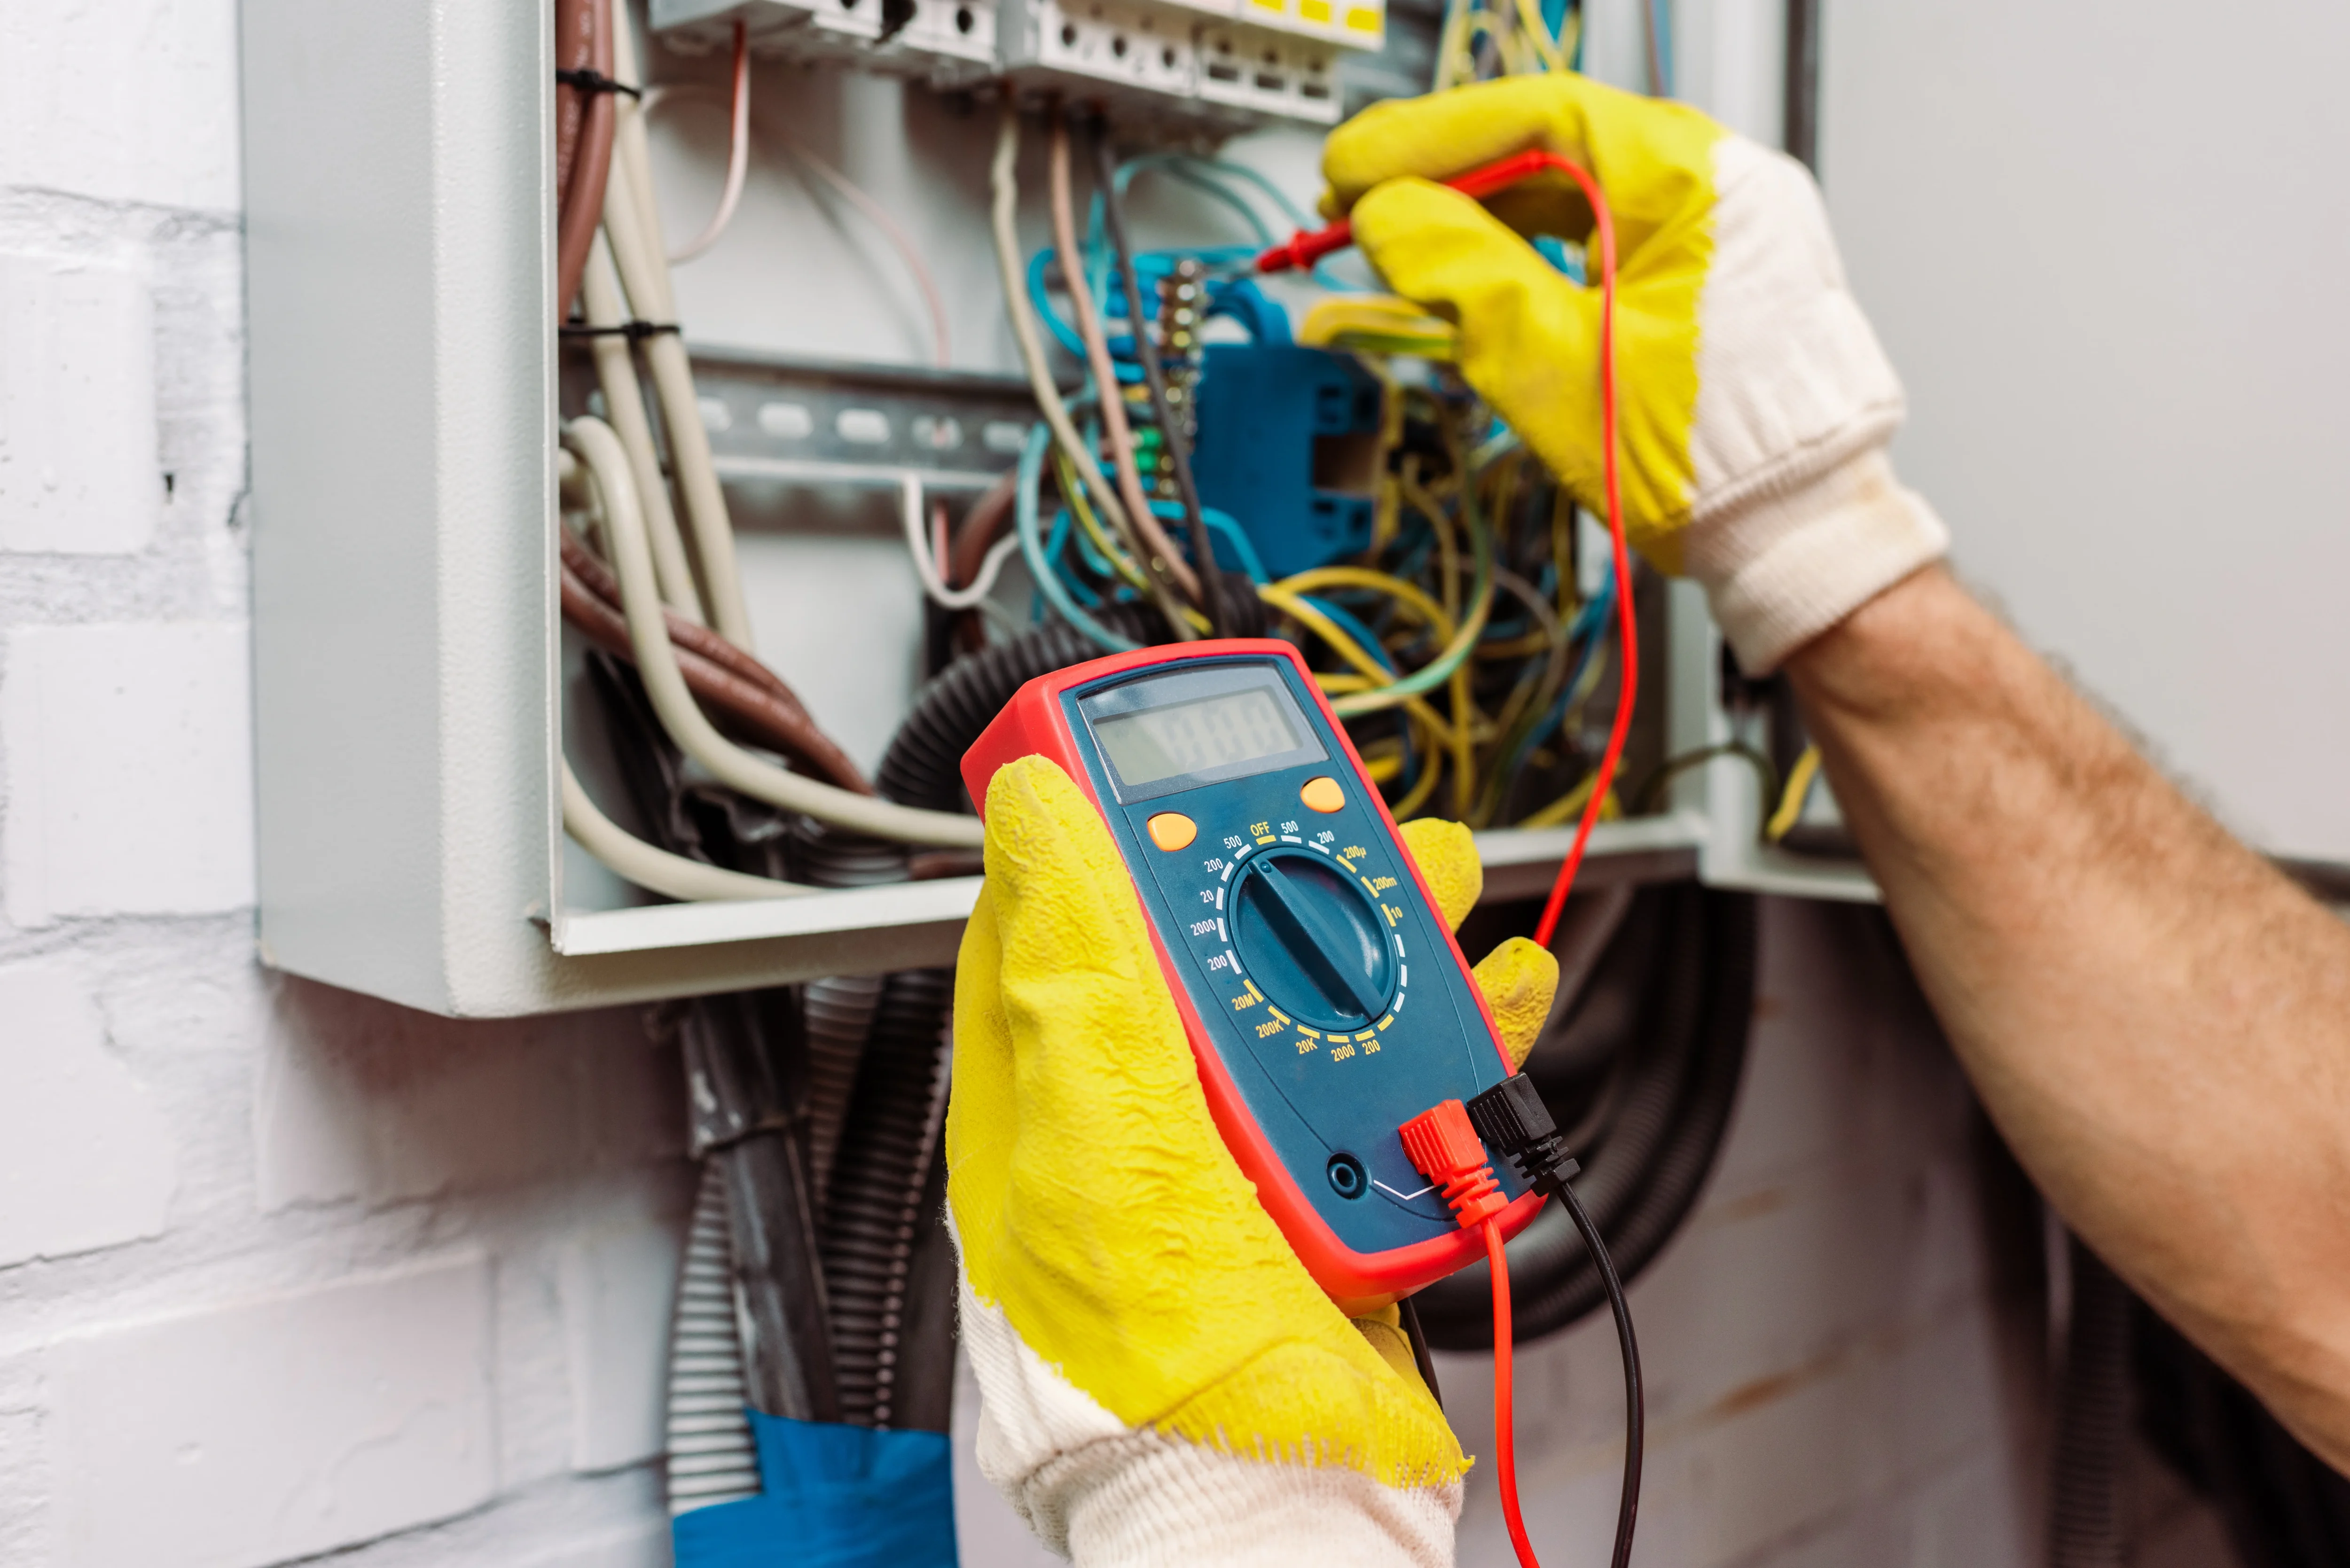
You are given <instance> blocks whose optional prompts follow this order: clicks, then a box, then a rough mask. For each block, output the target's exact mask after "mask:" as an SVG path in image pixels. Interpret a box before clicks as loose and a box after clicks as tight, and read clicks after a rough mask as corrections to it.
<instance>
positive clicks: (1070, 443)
mask: <svg viewBox="0 0 2350 1568" xmlns="http://www.w3.org/2000/svg"><path fill="white" fill-rule="evenodd" d="M1019 164H1020V107H1019V105H1018V104H1017V103H1015V102H1014V99H1013V95H1011V94H1009V93H1006V94H1005V95H1004V98H1003V119H1002V120H1001V121H1000V122H999V123H998V125H997V128H996V133H995V156H994V158H993V160H992V161H990V162H989V164H988V168H987V182H988V189H989V191H990V192H992V194H993V201H992V202H990V203H989V206H988V229H989V232H990V233H991V234H993V236H994V240H995V270H996V272H997V273H998V274H999V275H1001V276H1002V278H1003V313H1004V315H1005V316H1007V317H1010V318H1011V321H1012V337H1013V341H1014V342H1015V343H1017V344H1018V345H1019V348H1020V362H1021V364H1022V365H1024V366H1025V367H1026V368H1027V371H1028V389H1029V390H1030V391H1032V392H1034V393H1035V395H1036V411H1037V412H1038V413H1041V414H1043V415H1044V416H1045V424H1047V425H1049V426H1051V427H1052V431H1053V440H1054V441H1055V443H1057V444H1058V445H1059V447H1060V449H1061V450H1062V451H1063V452H1066V453H1067V454H1068V458H1069V466H1070V467H1071V468H1074V469H1076V471H1077V483H1080V484H1082V485H1084V486H1085V488H1086V493H1087V494H1088V495H1091V496H1092V497H1093V498H1094V510H1095V512H1096V513H1097V514H1098V515H1099V516H1100V517H1101V519H1102V521H1103V522H1105V523H1107V524H1109V528H1110V532H1112V533H1114V534H1116V535H1118V536H1119V537H1120V538H1122V539H1125V540H1128V542H1129V543H1130V542H1131V541H1132V540H1133V538H1134V527H1133V524H1131V523H1129V522H1128V520H1127V515H1126V508H1125V506H1124V505H1122V504H1120V503H1119V501H1118V496H1117V495H1116V493H1113V492H1112V491H1111V489H1110V487H1109V483H1108V482H1107V480H1105V479H1103V478H1102V476H1101V464H1100V463H1099V462H1096V461H1095V459H1094V455H1093V453H1092V452H1088V451H1087V450H1086V442H1085V438H1084V437H1082V436H1080V435H1078V434H1077V428H1076V425H1074V424H1072V423H1071V422H1070V421H1069V406H1068V405H1067V404H1066V403H1065V402H1063V401H1062V400H1061V389H1059V388H1058V387H1056V386H1055V385H1054V384H1053V371H1052V368H1051V367H1050V366H1048V365H1047V364H1046V363H1045V344H1044V340H1043V339H1042V338H1040V337H1038V336H1037V332H1036V317H1035V315H1034V314H1033V313H1032V312H1031V311H1030V310H1029V308H1028V292H1027V288H1028V286H1027V283H1026V281H1025V279H1024V276H1023V275H1022V269H1021V265H1020V237H1019V234H1018V233H1017V232H1016V230H1015V229H1014V223H1013V220H1014V216H1015V215H1016V214H1017V213H1018V211H1019V206H1020V178H1019V173H1018V170H1019ZM1138 554H1139V552H1138ZM1151 587H1152V589H1153V592H1154V594H1155V596H1156V597H1157V598H1158V600H1159V609H1160V610H1161V611H1162V612H1164V613H1165V615H1166V617H1167V618H1168V620H1169V622H1170V624H1171V625H1172V626H1173V627H1174V629H1175V635H1176V636H1177V637H1178V638H1180V639H1183V640H1185V641H1187V642H1188V641H1190V640H1191V639H1194V638H1196V637H1197V636H1198V635H1199V634H1198V633H1197V632H1195V631H1193V630H1192V629H1191V626H1190V625H1189V624H1188V623H1186V622H1185V620H1184V618H1183V614H1182V608H1183V607H1182V606H1180V604H1177V603H1175V602H1174V597H1175V596H1174V593H1173V592H1172V590H1170V588H1169V587H1168V586H1167V585H1166V583H1165V582H1164V581H1162V580H1160V579H1159V578H1157V577H1153V578H1152V579H1151Z"/></svg>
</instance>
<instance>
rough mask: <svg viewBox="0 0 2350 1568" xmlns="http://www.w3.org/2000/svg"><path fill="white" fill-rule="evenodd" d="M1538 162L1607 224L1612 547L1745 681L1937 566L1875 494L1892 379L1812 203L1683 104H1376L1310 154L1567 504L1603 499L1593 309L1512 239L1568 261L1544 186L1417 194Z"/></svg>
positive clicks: (1330, 201) (1571, 230) (1882, 470)
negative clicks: (1613, 266)
mask: <svg viewBox="0 0 2350 1568" xmlns="http://www.w3.org/2000/svg"><path fill="white" fill-rule="evenodd" d="M1528 148H1541V149H1544V150H1546V151H1552V152H1556V153H1559V154H1561V155H1563V156H1565V157H1566V158H1570V159H1572V160H1574V161H1575V162H1577V163H1579V164H1581V165H1583V167H1584V168H1585V169H1586V170H1587V171H1590V173H1591V174H1592V175H1593V177H1594V178H1595V179H1596V180H1597V182H1598V183H1599V186H1600V189H1601V191H1602V192H1603V193H1604V194H1605V196H1606V199H1607V204H1608V208H1609V211H1610V212H1611V213H1612V214H1613V216H1614V219H1615V223H1616V232H1617V247H1618V257H1619V261H1618V268H1617V382H1618V386H1619V388H1620V389H1621V391H1620V399H1621V400H1620V413H1621V424H1620V429H1619V441H1620V451H1621V453H1622V457H1623V462H1624V484H1623V493H1624V514H1625V530H1626V534H1627V538H1628V539H1629V541H1630V543H1631V544H1632V545H1634V546H1635V547H1636V548H1638V550H1639V551H1640V552H1641V553H1642V554H1643V555H1645V556H1648V559H1649V560H1650V561H1652V562H1654V563H1655V564H1656V565H1657V566H1659V567H1661V568H1662V569H1664V570H1665V571H1668V572H1673V573H1677V574H1686V575H1688V576H1692V577H1695V578H1696V579H1697V580H1698V581H1699V582H1700V583H1702V584H1703V585H1704V587H1705V588H1706V590H1707V593H1708V597H1709V598H1710V599H1711V602H1712V606H1713V611H1714V617H1715V619H1716V620H1717V621H1719V622H1720V623H1721V628H1722V630H1723V632H1724V633H1725V635H1727V636H1728V637H1729V639H1730V640H1731V645H1732V646H1733V647H1735V648H1736V649H1737V650H1738V656H1739V661H1740V662H1741V664H1742V665H1743V666H1744V667H1745V668H1746V669H1747V670H1748V671H1749V672H1750V673H1755V674H1760V673H1763V671H1766V670H1770V669H1772V668H1773V667H1775V666H1776V665H1777V664H1778V662H1779V661H1780V660H1781V659H1783V658H1784V657H1785V656H1786V655H1787V654H1788V653H1789V652H1791V651H1793V650H1794V649H1795V648H1797V647H1799V646H1801V645H1802V644H1803V643H1804V642H1805V641H1808V640H1809V639H1811V638H1813V637H1814V636H1816V635H1817V634H1818V633H1820V632H1822V631H1824V630H1825V629H1826V628H1828V627H1830V626H1832V625H1834V624H1835V622H1837V621H1838V620H1840V619H1842V618H1844V617H1845V616H1846V615H1847V614H1849V613H1850V612H1851V611H1852V610H1854V609H1856V608H1857V607H1859V606H1860V605H1861V604H1863V603H1865V602H1866V601H1867V600H1868V599H1870V598H1872V597H1875V596H1876V595H1877V593H1878V592H1880V591H1882V590H1883V589H1885V588H1886V587H1890V586H1891V585H1892V584H1894V583H1895V582H1898V581H1899V580H1900V579H1901V578H1903V577H1906V576H1908V575H1909V574H1910V573H1912V572H1914V571H1916V570H1917V569H1918V567H1920V566H1924V565H1926V564H1927V563H1928V562H1929V561H1932V560H1934V559H1936V558H1938V557H1939V556H1941V555H1942V554H1943V552H1944V551H1945V550H1946V549H1947V547H1948V545H1949V535H1948V534H1947V532H1946V531H1945V530H1944V529H1943V527H1942V525H1941V524H1940V522H1939V519H1937V518H1936V517H1935V516H1934V514H1933V513H1932V512H1931V510H1929V508H1928V507H1927V505H1926V504H1925V503H1924V502H1923V501H1922V500H1920V499H1919V498H1918V496H1916V495H1915V494H1913V493H1910V492H1908V491H1906V490H1904V489H1902V488H1901V487H1900V485H1899V484H1898V483H1897V482H1896V481H1895V479H1894V477H1893V471H1892V466H1891V464H1890V463H1889V462H1887V459H1886V456H1885V447H1886V443H1887V441H1890V440H1891V439H1892V436H1893V432H1894V430H1895V429H1896V427H1897V426H1898V425H1899V423H1900V422H1901V417H1902V413H1903V403H1902V396H1901V385H1900V382H1899V381H1898V379H1895V377H1894V374H1893V369H1892V367H1891V365H1890V364H1888V363H1887V360H1886V358H1885V353H1884V350H1883V349H1882V348H1880V347H1879V346H1878V344H1877V337H1876V335H1875V334H1874V333H1873V332H1872V331H1871V330H1870V328H1869V326H1868V322H1867V320H1866V317H1863V316H1862V314H1861V311H1860V307H1859V306H1858V304H1857V303H1856V302H1855V300H1854V299H1853V297H1852V295H1851V293H1850V292H1849V290H1848V289H1847V288H1846V286H1845V278H1844V267H1843V263H1842V261H1841V260H1840V258H1839V257H1838V255H1837V254H1836V248H1835V239H1834V237H1833V236H1832V235H1831V234H1830V233H1829V231H1828V223H1827V213H1826V209H1825V206H1824V204H1823V203H1822V202H1821V200H1820V194H1819V188H1818V187H1817V185H1815V184H1814V182H1813V181H1812V178H1811V176H1810V174H1809V173H1807V172H1806V171H1804V168H1803V167H1802V166H1801V165H1800V164H1798V163H1796V162H1795V161H1794V160H1792V159H1790V158H1787V157H1786V156H1784V155H1783V154H1781V153H1778V152H1773V151H1769V150H1768V149H1765V148H1763V147H1761V146H1758V145H1757V144H1755V143H1754V142H1752V141H1749V140H1746V139H1744V138H1743V137H1740V136H1736V135H1733V134H1731V132H1729V131H1727V130H1723V129H1722V127H1721V126H1720V125H1718V124H1716V123H1715V122H1714V121H1713V120H1711V119H1708V118H1706V116H1704V115H1703V114H1700V113H1699V112H1698V111H1697V110H1696V109H1690V108H1688V107H1687V106H1685V105H1681V104H1676V103H1669V102H1660V101H1659V100H1656V99H1646V98H1640V97H1638V96H1636V95H1633V94H1630V93H1626V92H1621V91H1618V90H1617V89H1616V88H1610V87H1607V86H1605V85H1604V84H1601V83H1598V82H1595V81H1592V80H1590V79H1589V78H1585V77H1582V76H1577V75H1575V74H1572V73H1565V72H1561V73H1555V74H1551V75H1545V76H1539V77H1513V78H1506V79H1503V80H1500V81H1492V82H1483V83H1479V84H1476V85H1474V86H1471V87H1463V88H1455V89H1453V90H1451V91H1448V92H1440V93H1433V94H1430V95H1429V96H1427V97H1424V98H1418V99H1397V100H1390V101H1388V102H1385V103H1379V104H1375V105H1373V106H1372V107H1371V108H1370V109H1367V110H1365V111H1364V112H1363V113H1362V114H1359V115H1357V116H1356V117H1355V118H1354V119H1351V120H1349V121H1347V123H1346V124H1345V125H1342V126H1340V127H1339V128H1338V129H1337V130H1335V131H1333V132H1332V133H1331V135H1330V139H1329V141H1328V143H1327V144H1326V147H1325V149H1324V151H1323V173H1324V176H1325V178H1326V180H1327V182H1328V183H1329V192H1328V194H1327V196H1326V198H1325V201H1326V205H1328V206H1329V207H1330V208H1331V209H1332V210H1333V211H1347V212H1348V213H1350V214H1351V216H1352V219H1353V223H1354V234H1355V239H1356V241H1357V243H1358V244H1360V245H1361V246H1362V248H1363V251H1364V254H1366V255H1367V257H1368V258H1369V260H1370V262H1371V264H1372V265H1373V266H1375V267H1377V268H1378V271H1379V273H1380V274H1381V275H1383V276H1384V277H1385V278H1386V279H1387V280H1388V284H1389V286H1392V287H1393V288H1394V289H1395V290H1396V291H1397V292H1399V293H1400V294H1402V295H1404V296H1407V297H1409V298H1410V299H1412V300H1414V301H1416V302H1418V303H1419V304H1420V305H1421V306H1424V307H1426V308H1429V309H1431V310H1434V311H1436V312H1437V313H1439V314H1440V315H1442V316H1445V317H1448V318H1450V319H1451V320H1452V321H1453V322H1454V323H1455V324H1456V325H1457V326H1458V327H1459V328H1460V348H1459V355H1460V363H1461V373H1462V374H1463V375H1464V376H1465V377H1467V379H1468V380H1469V382H1470V384H1471V386H1473V387H1474V388H1475V389H1477V391H1478V393H1479V394H1480V395H1481V396H1482V397H1483V398H1484V399H1485V400H1487V401H1488V402H1489V403H1491V404H1492V406H1493V408H1494V410H1496V411H1497V412H1499V413H1500V414H1501V416H1502V417H1503V419H1504V420H1506V421H1508V422H1509V424H1510V425H1511V426H1512V428H1513V429H1514V430H1516V431H1517V432H1518V434H1519V436H1520V437H1521V438H1522V439H1523V441H1525V442H1526V444H1527V446H1528V447H1530V448H1531V449H1533V451H1534V452H1535V453H1536V454H1537V455H1538V456H1540V457H1541V458H1542V460H1543V461H1544V462H1545V463H1547V464H1548V465H1549V466H1550V468H1551V469H1552V471H1553V472H1556V473H1557V474H1558V475H1559V477H1560V478H1561V479H1562V480H1563V481H1564V482H1565V483H1566V485H1567V487H1568V488H1569V489H1570V490H1571V491H1572V492H1573V493H1574V494H1575V498H1576V499H1577V500H1578V501H1580V502H1581V503H1582V504H1584V505H1586V507H1590V508H1592V509H1594V510H1598V509H1599V508H1600V507H1601V506H1602V505H1603V501H1604V498H1603V493H1602V490H1601V483H1600V472H1601V468H1600V464H1601V452H1602V449H1601V443H1600V433H1599V432H1600V392H1599V387H1600V381H1599V325H1600V294H1599V289H1598V286H1597V269H1598V255H1597V250H1596V244H1595V245H1594V247H1593V252H1592V254H1591V255H1590V257H1589V258H1588V263H1587V270H1589V272H1590V273H1591V274H1592V283H1591V284H1590V285H1589V286H1586V285H1583V284H1580V283H1577V282H1575V281H1574V280H1573V279H1571V278H1569V277H1567V276H1566V275H1564V274H1563V273H1561V272H1560V271H1559V270H1558V269H1557V268H1556V267H1554V266H1553V265H1550V263H1549V262H1548V261H1546V260H1545V259H1544V257H1543V256H1542V255H1541V254H1540V253H1538V252H1537V251H1536V250H1535V249H1534V247H1533V245H1531V244H1528V243H1527V240H1526V239H1525V237H1524V236H1527V235H1532V234H1554V235H1557V236H1559V237H1561V238H1565V239H1571V240H1580V239H1582V238H1583V237H1584V236H1585V235H1586V234H1587V233H1588V232H1589V231H1590V229H1591V223H1592V220H1591V213H1590V210H1589V207H1588V205H1587V204H1586V202H1585V201H1584V198H1583V197H1582V195H1581V194H1580V192H1577V191H1576V190H1575V187H1574V185H1573V184H1572V183H1571V182H1568V181H1566V180H1565V178H1564V177H1563V176H1556V175H1551V176H1544V177H1541V178H1539V179H1536V180H1533V181H1529V182H1525V183H1523V184H1522V185H1519V186H1517V187H1515V188H1513V190H1510V191H1508V192H1503V194H1501V195H1500V196H1497V197H1495V198H1493V199H1492V201H1491V202H1488V203H1486V204H1485V205H1483V206H1480V205H1479V204H1478V203H1477V202H1473V201H1471V200H1470V199H1469V198H1468V197H1466V196H1463V195H1461V194H1460V193H1459V192H1454V191H1450V190H1447V189H1445V188H1444V187H1443V186H1441V185H1440V184H1436V183H1433V182H1436V181H1440V180H1444V179H1448V178H1451V177H1452V176H1455V175H1458V174H1461V173H1463V172H1466V171H1469V170H1471V169H1475V168H1479V167H1481V166H1482V165H1484V164H1487V163H1490V162H1492V161H1495V160H1497V159H1500V158H1503V157H1506V156H1507V155H1509V154H1511V153H1513V152H1517V151H1523V150H1525V149H1528Z"/></svg>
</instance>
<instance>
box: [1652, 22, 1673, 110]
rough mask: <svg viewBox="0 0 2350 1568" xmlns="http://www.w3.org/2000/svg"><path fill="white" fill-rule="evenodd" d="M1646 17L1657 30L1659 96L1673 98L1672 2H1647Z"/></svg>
mask: <svg viewBox="0 0 2350 1568" xmlns="http://www.w3.org/2000/svg"><path fill="white" fill-rule="evenodd" d="M1648 15H1649V16H1651V17H1652V18H1654V26H1655V27H1656V29H1657V85H1658V87H1659V88H1660V89H1661V95H1662V96H1663V97H1666V98H1670V97H1672V96H1673V0H1648Z"/></svg>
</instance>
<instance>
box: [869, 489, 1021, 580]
mask: <svg viewBox="0 0 2350 1568" xmlns="http://www.w3.org/2000/svg"><path fill="white" fill-rule="evenodd" d="M898 518H899V524H901V525H902V526H903V527H904V529H905V531H906V553H907V554H908V555H910V556H913V557H914V575H915V576H918V577H920V579H921V580H922V592H923V593H924V594H926V595H927V596H929V597H930V600H931V603H932V604H934V605H937V606H938V607H940V608H941V609H951V610H967V609H976V608H977V607H979V602H980V601H981V600H982V599H984V598H985V597H987V596H988V595H990V594H992V593H993V592H994V591H995V579H996V578H997V577H998V576H1001V575H1002V573H1003V563H1004V562H1006V561H1008V560H1010V559H1011V558H1012V557H1013V556H1015V555H1017V554H1019V551H1020V536H1019V535H1018V534H1017V533H1012V534H1006V535H1004V536H1003V538H1001V539H998V540H997V541H996V542H995V543H994V544H993V545H991V546H989V548H988V552H987V554H986V555H985V556H982V557H980V563H979V576H976V577H974V578H972V581H971V583H970V585H969V586H968V587H960V588H951V587H947V585H946V579H945V577H943V576H941V575H940V572H939V563H938V560H937V558H936V557H935V556H933V555H932V554H931V543H930V541H929V540H928V539H927V538H925V537H923V535H925V534H927V533H928V532H929V527H928V524H926V523H925V521H924V519H923V517H922V482H921V479H920V476H919V475H916V474H911V473H909V474H906V475H904V476H903V477H902V478H900V479H899V482H898Z"/></svg>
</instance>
